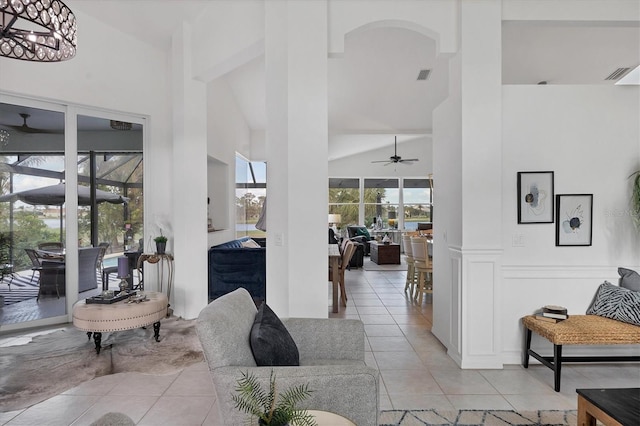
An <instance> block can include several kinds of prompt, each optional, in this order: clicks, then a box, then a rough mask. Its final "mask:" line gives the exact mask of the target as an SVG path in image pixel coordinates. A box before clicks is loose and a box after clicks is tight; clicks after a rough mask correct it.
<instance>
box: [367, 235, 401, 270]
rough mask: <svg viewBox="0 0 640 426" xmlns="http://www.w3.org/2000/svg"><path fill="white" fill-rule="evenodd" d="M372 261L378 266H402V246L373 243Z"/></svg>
mask: <svg viewBox="0 0 640 426" xmlns="http://www.w3.org/2000/svg"><path fill="white" fill-rule="evenodd" d="M369 244H370V250H371V261H372V262H373V263H377V264H378V265H389V264H392V265H399V264H400V244H393V243H390V244H384V243H378V242H377V241H371V242H369Z"/></svg>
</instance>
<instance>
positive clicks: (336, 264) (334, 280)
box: [329, 244, 342, 313]
mask: <svg viewBox="0 0 640 426" xmlns="http://www.w3.org/2000/svg"><path fill="white" fill-rule="evenodd" d="M341 256H342V255H341V254H340V248H339V247H338V244H329V266H330V267H331V270H332V271H333V272H332V274H331V284H332V287H333V289H332V292H333V295H332V300H333V301H332V312H333V313H337V312H338V311H339V309H340V304H339V303H338V283H339V280H340V271H339V269H340V257H341Z"/></svg>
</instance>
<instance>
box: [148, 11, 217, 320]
mask: <svg viewBox="0 0 640 426" xmlns="http://www.w3.org/2000/svg"><path fill="white" fill-rule="evenodd" d="M171 53H172V54H171V65H172V73H171V78H172V81H171V83H172V89H173V91H172V103H173V162H172V165H173V168H174V169H173V188H174V190H173V198H172V200H171V205H167V206H166V209H165V210H163V211H157V212H151V221H152V222H151V224H152V225H155V224H154V223H153V220H154V219H153V217H154V215H155V217H161V218H164V217H167V218H168V219H170V218H171V215H172V216H173V218H172V220H171V225H172V228H173V229H172V233H171V234H170V235H169V238H170V243H169V248H170V249H171V251H173V253H174V255H175V282H174V286H173V291H172V294H171V299H170V300H169V303H170V304H171V307H172V308H173V309H174V314H175V315H179V316H183V317H185V318H195V317H197V316H198V314H199V313H200V310H201V309H202V308H203V307H204V306H206V304H207V297H208V296H207V288H208V284H207V283H208V281H207V273H206V271H207V249H208V247H207V122H206V117H207V98H206V94H207V91H206V84H204V83H202V82H200V81H197V80H195V79H193V77H192V70H191V64H192V54H191V28H190V27H189V25H188V24H186V23H183V24H182V26H181V27H180V28H179V29H178V30H177V31H176V32H175V33H174V35H173V40H172V52H171ZM168 172H169V171H168ZM156 232H157V231H156ZM163 233H164V230H163ZM171 240H172V241H171ZM171 243H173V244H171ZM147 269H154V268H147ZM165 274H166V271H165ZM145 278H146V277H145ZM146 281H147V280H146V279H145V284H146Z"/></svg>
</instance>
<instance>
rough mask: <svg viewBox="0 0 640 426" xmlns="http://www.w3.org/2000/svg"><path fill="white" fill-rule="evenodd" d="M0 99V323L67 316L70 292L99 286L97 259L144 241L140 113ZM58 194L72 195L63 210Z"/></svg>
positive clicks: (87, 292) (88, 292)
mask: <svg viewBox="0 0 640 426" xmlns="http://www.w3.org/2000/svg"><path fill="white" fill-rule="evenodd" d="M0 100H1V102H0V272H1V277H0V278H1V281H0V303H1V304H2V309H0V324H1V325H2V326H3V328H4V329H5V330H10V329H13V328H19V327H22V326H25V327H31V326H38V325H46V324H52V323H58V322H67V321H68V319H69V315H68V313H69V309H70V306H72V304H73V303H75V301H77V300H79V299H84V298H87V297H91V296H93V295H96V294H98V293H100V292H101V291H102V288H103V282H102V274H101V270H102V269H103V267H104V266H105V264H106V265H107V266H109V265H110V264H109V262H113V261H115V259H113V258H114V257H116V256H118V255H122V254H123V253H125V252H127V251H136V250H138V247H139V245H140V241H144V237H143V232H144V229H143V205H144V203H143V182H142V174H143V173H142V171H143V154H142V152H143V123H144V121H143V119H141V118H139V117H137V118H131V119H129V118H128V117H125V116H122V115H114V114H113V113H107V112H100V111H87V110H84V109H80V108H77V107H68V106H64V105H58V104H52V103H44V102H39V101H35V100H31V99H22V98H15V97H9V96H1V97H0ZM125 119H126V121H125ZM69 120H71V122H70V121H69ZM69 123H70V124H69ZM65 124H67V126H68V128H75V129H74V130H77V131H74V132H73V134H72V135H70V134H69V132H68V131H67V126H66V125H65ZM74 124H76V125H74ZM74 165H75V166H74ZM65 166H66V167H65ZM71 166H73V169H70V167H71ZM69 172H71V173H72V174H71V175H69ZM72 178H73V179H72ZM68 181H69V182H73V184H74V186H73V188H72V189H71V190H69V189H68V188H66V183H67V182H68ZM76 183H77V186H76ZM65 194H73V196H75V195H76V194H77V196H78V203H77V205H78V207H77V211H75V210H74V211H73V215H72V216H70V214H71V213H70V212H69V211H68V209H67V207H68V204H69V203H67V202H66V201H67V199H66V197H65ZM72 204H75V203H72ZM70 231H72V232H70ZM76 237H77V240H76ZM100 246H106V247H107V249H105V250H104V251H100V250H99V248H100ZM89 252H91V255H90V256H87V254H88V253H89ZM103 262H104V263H103ZM70 267H72V268H73V270H72V273H70V271H69V268H70ZM76 268H77V269H76ZM105 285H106V286H107V287H109V282H108V281H106V283H105ZM71 288H72V289H73V291H72V292H70V291H69V289H71Z"/></svg>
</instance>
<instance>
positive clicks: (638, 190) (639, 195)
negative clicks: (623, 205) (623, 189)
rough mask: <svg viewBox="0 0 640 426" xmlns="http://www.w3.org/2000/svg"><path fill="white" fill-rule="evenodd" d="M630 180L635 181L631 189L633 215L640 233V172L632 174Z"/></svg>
mask: <svg viewBox="0 0 640 426" xmlns="http://www.w3.org/2000/svg"><path fill="white" fill-rule="evenodd" d="M629 178H631V179H633V186H632V189H631V209H632V210H631V215H632V217H633V222H634V223H635V225H636V228H637V229H638V230H639V231H640V170H638V171H637V172H635V173H632V174H631V176H629Z"/></svg>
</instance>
